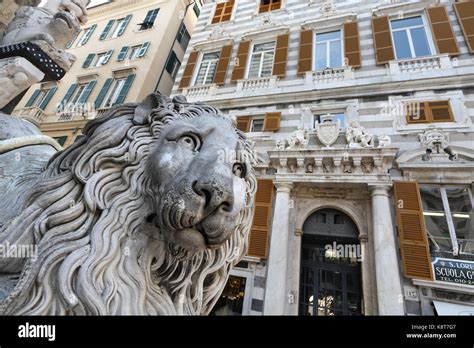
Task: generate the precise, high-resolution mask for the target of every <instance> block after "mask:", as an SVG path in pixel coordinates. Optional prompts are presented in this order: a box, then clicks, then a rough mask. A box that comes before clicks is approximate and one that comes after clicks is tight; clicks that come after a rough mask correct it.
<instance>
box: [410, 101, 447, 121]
mask: <svg viewBox="0 0 474 348" xmlns="http://www.w3.org/2000/svg"><path fill="white" fill-rule="evenodd" d="M404 109H405V116H406V120H407V124H414V123H437V122H454V116H453V112H452V110H451V106H450V104H449V101H448V100H441V101H433V102H413V103H406V104H405V105H404Z"/></svg>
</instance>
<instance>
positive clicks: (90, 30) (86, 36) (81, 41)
mask: <svg viewBox="0 0 474 348" xmlns="http://www.w3.org/2000/svg"><path fill="white" fill-rule="evenodd" d="M96 27H97V25H95V24H94V25H93V26H91V27H89V28H87V29H85V30H84V34H82V36H81V38H80V39H79V41H78V42H77V47H81V46H84V45H85V44H86V43H87V41H89V39H90V37H91V36H92V33H93V32H94V30H95V28H96Z"/></svg>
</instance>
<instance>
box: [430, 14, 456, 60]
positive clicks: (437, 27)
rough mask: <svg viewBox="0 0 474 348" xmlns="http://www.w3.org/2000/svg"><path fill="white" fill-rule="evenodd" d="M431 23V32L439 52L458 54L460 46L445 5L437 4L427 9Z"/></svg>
mask: <svg viewBox="0 0 474 348" xmlns="http://www.w3.org/2000/svg"><path fill="white" fill-rule="evenodd" d="M426 12H427V13H428V18H429V20H430V23H431V32H432V34H433V39H434V41H435V43H436V47H437V48H438V53H440V54H441V53H449V54H450V55H458V54H459V47H458V44H457V42H456V37H455V36H454V31H453V27H452V26H451V22H450V21H449V16H448V11H447V10H446V7H445V6H436V7H431V8H428V9H426Z"/></svg>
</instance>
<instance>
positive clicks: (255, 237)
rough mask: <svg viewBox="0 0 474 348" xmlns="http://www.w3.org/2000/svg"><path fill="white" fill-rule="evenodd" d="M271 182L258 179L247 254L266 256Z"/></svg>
mask: <svg viewBox="0 0 474 348" xmlns="http://www.w3.org/2000/svg"><path fill="white" fill-rule="evenodd" d="M272 203H273V182H272V181H271V180H258V181H257V193H256V194H255V215H254V217H253V222H252V229H251V230H250V240H249V249H248V253H247V255H249V256H255V257H259V258H262V259H264V258H266V257H267V249H268V231H269V230H270V218H271V215H272Z"/></svg>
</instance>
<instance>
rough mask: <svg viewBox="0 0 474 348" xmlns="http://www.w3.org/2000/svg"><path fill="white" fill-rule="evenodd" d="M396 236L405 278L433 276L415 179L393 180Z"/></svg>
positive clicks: (421, 207) (427, 278)
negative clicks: (396, 224)
mask: <svg viewBox="0 0 474 348" xmlns="http://www.w3.org/2000/svg"><path fill="white" fill-rule="evenodd" d="M394 191H395V207H396V210H397V223H398V237H399V239H400V250H401V255H402V263H403V270H404V273H405V276H406V277H408V278H416V279H425V280H433V275H432V272H431V261H430V251H429V247H428V238H427V235H426V227H425V219H424V217H423V206H422V203H421V197H420V190H419V188H418V183H417V182H395V183H394Z"/></svg>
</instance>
